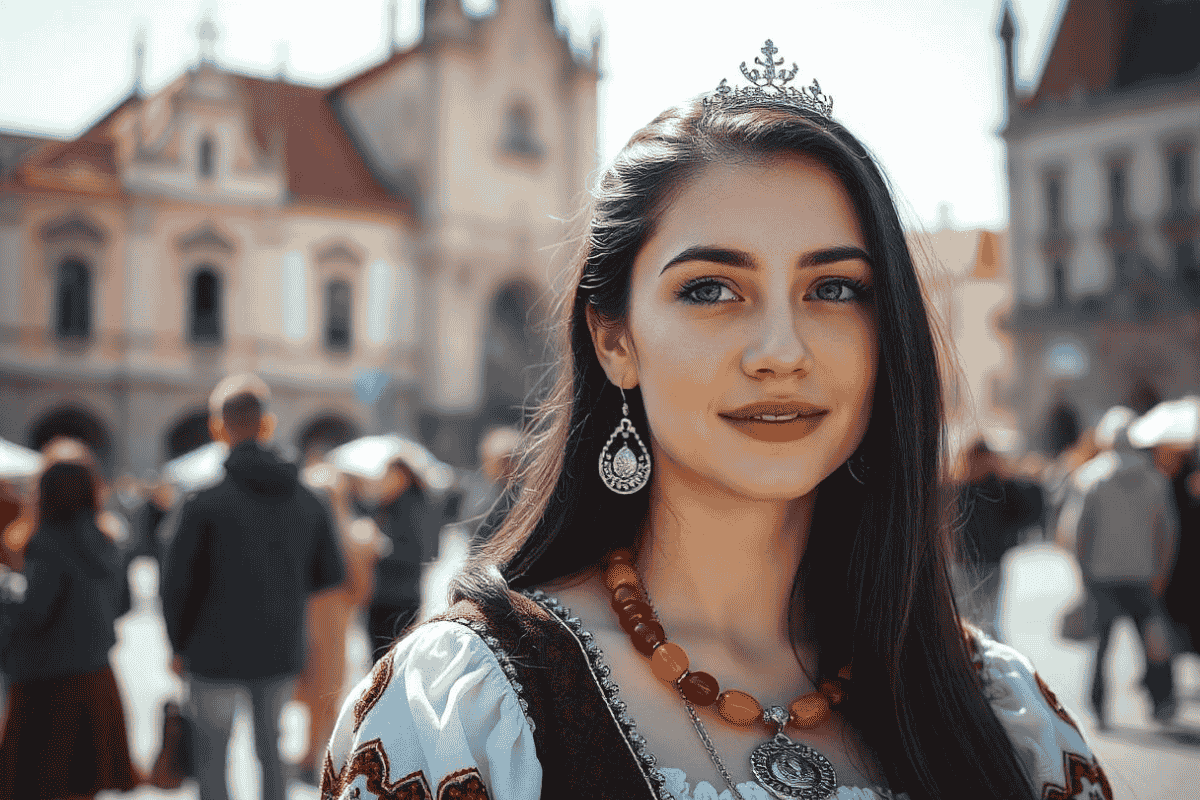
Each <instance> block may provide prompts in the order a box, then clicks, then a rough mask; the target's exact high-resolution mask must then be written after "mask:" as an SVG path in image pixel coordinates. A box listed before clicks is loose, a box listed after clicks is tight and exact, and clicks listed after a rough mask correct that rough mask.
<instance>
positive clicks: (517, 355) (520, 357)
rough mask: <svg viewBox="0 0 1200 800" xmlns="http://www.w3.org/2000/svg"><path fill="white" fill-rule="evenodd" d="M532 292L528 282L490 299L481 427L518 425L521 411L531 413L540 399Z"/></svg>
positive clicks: (508, 287)
mask: <svg viewBox="0 0 1200 800" xmlns="http://www.w3.org/2000/svg"><path fill="white" fill-rule="evenodd" d="M534 299H535V296H534V290H533V287H531V286H530V285H529V284H527V283H523V282H515V283H509V284H506V285H504V286H503V287H501V289H500V291H499V292H497V293H496V296H495V298H494V299H493V300H492V308H491V316H490V319H489V321H488V331H487V337H486V338H485V340H484V341H485V343H486V344H485V351H484V387H485V390H484V407H483V420H482V422H483V426H484V428H487V427H490V426H492V425H519V424H520V423H521V422H522V421H523V418H524V413H523V409H529V410H532V409H533V408H535V407H536V405H537V402H538V401H539V400H540V399H541V398H540V397H538V396H536V395H535V394H534V390H535V389H537V388H539V387H538V381H539V379H540V378H541V372H540V370H538V369H537V367H536V365H537V364H538V362H539V361H540V359H541V356H542V335H541V332H540V330H539V327H540V326H539V322H540V320H537V319H535V318H534V317H533V315H532V310H533V304H534Z"/></svg>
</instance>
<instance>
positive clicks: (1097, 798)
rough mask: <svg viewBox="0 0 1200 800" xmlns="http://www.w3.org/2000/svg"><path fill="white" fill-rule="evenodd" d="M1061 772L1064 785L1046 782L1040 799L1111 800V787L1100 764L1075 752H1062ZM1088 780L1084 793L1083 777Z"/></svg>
mask: <svg viewBox="0 0 1200 800" xmlns="http://www.w3.org/2000/svg"><path fill="white" fill-rule="evenodd" d="M1063 772H1064V773H1066V786H1065V787H1062V786H1055V785H1054V784H1052V783H1047V784H1045V785H1043V786H1042V800H1113V793H1112V787H1111V786H1109V784H1108V776H1107V775H1105V774H1104V770H1103V769H1101V768H1100V764H1099V763H1097V762H1096V761H1094V760H1089V759H1086V758H1084V757H1083V756H1080V755H1076V754H1075V753H1063ZM1085 778H1086V779H1087V781H1088V787H1087V794H1084V785H1083V781H1084V779H1085Z"/></svg>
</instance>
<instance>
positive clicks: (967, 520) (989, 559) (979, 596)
mask: <svg viewBox="0 0 1200 800" xmlns="http://www.w3.org/2000/svg"><path fill="white" fill-rule="evenodd" d="M965 472H966V475H965V481H966V482H965V483H964V484H963V486H962V487H961V489H960V492H959V503H960V505H959V512H960V519H961V520H962V522H963V545H964V548H965V552H964V554H963V555H964V556H965V559H964V560H965V561H966V563H968V564H970V565H971V567H973V568H974V571H975V575H973V576H971V579H972V580H971V582H972V583H973V587H972V591H971V593H970V597H969V600H968V603H967V604H968V606H969V607H971V609H972V611H973V612H974V613H973V616H974V618H975V622H976V624H978V625H979V626H980V627H981V628H983V630H984V631H985V632H987V633H988V634H989V635H991V636H993V637H995V638H996V639H997V640H1001V638H1002V637H1001V631H1000V588H1001V569H1000V563H1001V561H1002V560H1003V558H1004V554H1005V553H1007V552H1008V551H1009V550H1011V549H1012V548H1014V547H1016V546H1017V545H1018V544H1020V534H1021V531H1022V530H1024V529H1025V528H1029V527H1032V526H1034V525H1037V524H1038V523H1039V522H1040V520H1041V518H1042V493H1041V488H1040V487H1039V486H1038V485H1037V484H1036V483H1034V482H1033V481H1029V480H1024V479H1022V478H1018V477H1016V476H1014V475H1012V474H1011V472H1010V470H1009V468H1008V466H1007V465H1006V464H1005V463H1004V460H1003V459H1002V458H1001V457H1000V455H999V454H997V453H995V452H994V451H992V450H991V448H989V447H988V445H987V443H986V442H985V441H983V440H982V439H980V440H979V441H977V442H976V443H975V444H974V445H972V446H971V448H970V449H969V450H968V451H967V453H966V469H965Z"/></svg>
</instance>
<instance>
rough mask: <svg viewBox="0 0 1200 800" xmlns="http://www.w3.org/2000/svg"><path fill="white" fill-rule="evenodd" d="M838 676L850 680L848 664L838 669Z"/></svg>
mask: <svg viewBox="0 0 1200 800" xmlns="http://www.w3.org/2000/svg"><path fill="white" fill-rule="evenodd" d="M838 677H839V678H841V679H842V680H844V681H848V680H850V665H849V664H847V665H846V666H844V667H842V668H841V669H839V670H838Z"/></svg>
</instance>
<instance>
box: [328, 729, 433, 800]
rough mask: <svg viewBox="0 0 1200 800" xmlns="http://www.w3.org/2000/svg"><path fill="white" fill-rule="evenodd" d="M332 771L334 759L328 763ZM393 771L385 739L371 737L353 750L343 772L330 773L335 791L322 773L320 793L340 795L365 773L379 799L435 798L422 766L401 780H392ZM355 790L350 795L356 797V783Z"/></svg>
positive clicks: (416, 799)
mask: <svg viewBox="0 0 1200 800" xmlns="http://www.w3.org/2000/svg"><path fill="white" fill-rule="evenodd" d="M329 771H330V772H332V771H333V766H332V763H330V765H329ZM390 772H391V767H390V765H389V764H388V757H387V753H386V752H385V751H384V749H383V742H381V741H380V740H379V739H372V740H371V741H369V742H366V743H365V744H363V745H361V746H360V747H359V748H358V749H357V750H355V751H354V755H353V756H352V757H351V759H350V763H349V764H347V765H346V767H345V769H343V770H342V774H341V775H338V776H337V777H336V778H333V777H332V776H329V778H328V780H329V783H330V784H331V785H332V787H333V788H332V791H331V790H330V789H329V787H327V785H326V780H327V778H326V777H325V776H322V779H321V796H322V798H326V797H332V798H336V797H341V796H342V794H343V793H344V792H345V791H346V789H347V788H348V787H349V786H350V784H351V783H353V782H354V779H355V778H357V777H359V776H362V777H365V778H366V779H367V791H368V792H371V793H372V794H374V795H375V796H376V797H378V798H379V800H433V793H432V792H430V790H429V781H427V780H426V779H425V773H424V772H422V771H421V770H417V771H416V772H411V773H409V774H408V775H405V776H404V777H403V778H401V779H400V780H398V781H391V780H390ZM354 791H355V794H353V795H351V796H353V797H357V796H358V795H357V787H355V790H354Z"/></svg>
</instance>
